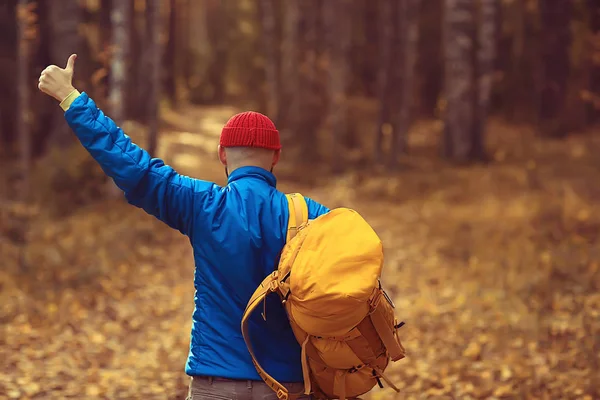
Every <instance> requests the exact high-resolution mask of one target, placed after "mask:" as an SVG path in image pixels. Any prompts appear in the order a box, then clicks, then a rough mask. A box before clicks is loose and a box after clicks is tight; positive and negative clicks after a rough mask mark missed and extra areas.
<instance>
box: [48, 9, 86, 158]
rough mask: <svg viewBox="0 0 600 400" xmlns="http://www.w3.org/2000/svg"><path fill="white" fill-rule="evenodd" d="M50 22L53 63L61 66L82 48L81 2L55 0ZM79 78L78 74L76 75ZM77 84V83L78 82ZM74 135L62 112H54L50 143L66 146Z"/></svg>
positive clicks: (50, 13) (50, 10) (72, 139)
mask: <svg viewBox="0 0 600 400" xmlns="http://www.w3.org/2000/svg"><path fill="white" fill-rule="evenodd" d="M48 12H49V20H50V21H49V22H50V38H49V39H50V40H49V41H48V43H49V45H50V58H51V63H52V64H56V65H59V66H63V65H64V64H66V62H67V59H68V58H69V56H70V55H71V54H73V53H77V52H79V50H80V49H81V37H80V35H79V24H80V22H81V8H80V6H79V2H77V1H73V0H53V1H52V6H51V7H48ZM74 79H75V80H77V75H75V78H74ZM76 86H77V84H76ZM74 140H75V139H74V136H73V135H72V133H71V131H70V129H69V127H68V126H67V123H66V122H65V118H64V116H63V115H62V113H53V116H52V128H51V131H50V139H49V143H50V144H53V145H57V146H64V145H67V144H69V143H71V142H73V141H74Z"/></svg>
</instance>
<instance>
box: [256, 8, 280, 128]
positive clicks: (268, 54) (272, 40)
mask: <svg viewBox="0 0 600 400" xmlns="http://www.w3.org/2000/svg"><path fill="white" fill-rule="evenodd" d="M260 5H261V11H262V26H263V29H262V34H263V40H262V41H263V46H264V49H265V50H264V51H265V72H266V74H265V75H266V80H267V115H269V116H270V117H271V118H273V119H274V120H275V123H276V124H277V120H278V114H279V71H278V70H279V68H278V67H279V63H278V59H279V58H278V55H279V54H278V51H277V45H278V44H279V40H278V35H277V27H276V24H275V21H276V17H275V12H276V10H275V3H274V2H273V0H261V2H260Z"/></svg>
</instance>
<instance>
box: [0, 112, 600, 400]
mask: <svg viewBox="0 0 600 400" xmlns="http://www.w3.org/2000/svg"><path fill="white" fill-rule="evenodd" d="M233 112H235V110H233V109H225V108H215V109H212V110H203V111H202V112H201V111H198V110H194V109H189V110H186V111H184V113H185V118H183V117H182V116H181V115H175V114H169V113H167V114H166V115H165V126H164V132H163V135H162V137H161V148H160V152H159V155H160V156H162V157H164V158H165V159H166V161H167V162H168V163H170V164H171V165H173V166H175V167H176V169H178V170H179V171H180V172H182V173H185V174H189V175H192V176H196V177H199V178H202V179H207V180H214V181H216V182H217V183H220V184H222V183H224V181H225V179H224V172H223V169H222V168H221V166H220V165H219V164H218V162H217V159H216V156H215V155H214V149H215V148H216V142H217V137H218V133H219V129H220V127H221V126H222V125H223V123H224V122H225V121H226V120H227V118H228V117H229V116H230V115H231V114H232V113H233ZM130 128H131V129H130V131H131V132H130V133H131V136H132V137H133V138H134V139H136V134H135V127H133V126H131V127H130ZM439 131H440V127H439V124H436V123H431V122H429V123H422V124H419V125H418V126H417V127H416V129H415V131H414V132H413V133H412V139H411V146H412V149H413V151H412V153H411V155H410V156H409V157H407V159H406V160H405V165H404V168H403V169H402V170H401V171H398V172H394V173H385V172H382V171H378V172H373V171H363V172H361V173H357V172H351V173H347V174H344V175H343V176H340V177H336V178H331V177H328V176H327V175H323V176H319V175H317V174H315V173H314V172H311V173H310V174H309V173H308V172H306V173H302V171H305V170H300V172H299V170H298V169H297V168H293V166H290V165H287V166H286V165H285V159H284V161H283V165H282V166H281V168H280V171H281V173H282V174H281V177H280V182H279V185H280V189H282V190H284V191H292V190H293V191H301V192H303V193H304V194H306V195H310V196H311V197H313V198H315V199H316V200H318V201H320V202H322V203H324V204H326V205H328V206H330V207H337V206H341V205H346V206H350V207H352V208H355V209H356V210H358V211H359V212H361V213H362V214H363V215H364V217H365V218H366V219H367V220H368V221H369V222H370V223H371V224H372V225H373V227H374V228H375V230H376V231H377V232H378V234H379V235H380V236H381V238H382V240H383V242H384V244H385V254H386V265H385V268H384V275H383V279H384V284H385V285H386V287H387V288H388V289H389V291H390V293H391V294H392V295H393V298H394V300H395V302H396V307H397V310H396V312H397V315H398V316H399V317H400V318H401V319H402V320H404V321H406V326H405V327H403V328H402V329H401V337H402V339H403V343H404V345H405V347H406V349H407V354H408V356H407V358H406V359H404V360H401V361H399V362H397V363H395V364H393V365H391V366H390V368H389V371H390V372H389V374H390V376H391V377H393V380H394V381H395V382H396V383H397V385H398V387H399V388H400V390H401V391H400V393H399V394H396V393H394V392H393V391H392V390H391V389H389V388H385V389H378V388H375V389H373V391H372V392H371V393H370V394H369V395H368V396H365V398H367V397H368V398H371V399H388V398H389V399H392V398H398V399H501V398H502V399H508V398H510V399H525V398H531V399H534V398H535V399H585V400H593V399H600V378H599V377H600V264H599V262H600V212H599V211H600V210H599V207H598V204H599V200H600V185H598V177H599V176H600V159H599V158H598V154H600V132H589V133H587V134H585V135H573V136H570V137H568V138H566V139H565V140H562V141H555V140H541V139H539V138H536V137H535V136H534V134H533V132H531V131H530V130H528V129H527V128H523V127H512V126H506V125H503V124H501V123H499V122H494V123H492V124H491V126H490V135H489V148H490V154H491V155H492V156H493V161H492V163H491V164H489V165H487V166H484V165H479V166H470V167H453V166H448V165H445V164H444V163H442V162H441V161H439V160H437V157H436V156H435V150H434V149H433V147H432V146H431V143H434V142H435V141H437V140H438V139H439ZM128 132H129V131H128ZM76 154H84V153H82V152H79V153H76ZM81 157H83V159H84V161H81V162H82V163H87V162H88V161H89V160H88V159H89V157H88V158H86V157H87V156H86V155H85V154H84V155H83V156H81ZM62 158H65V156H64V155H62ZM85 160H88V161H85ZM86 165H87V164H86ZM53 168H54V169H56V168H57V167H53ZM43 169H44V168H43ZM45 169H48V165H46V168H45ZM61 171H62V170H61ZM286 171H287V172H286ZM39 173H40V174H42V177H43V178H39V179H40V182H42V183H40V185H43V183H44V182H46V186H47V181H48V179H50V180H52V179H54V178H52V177H50V178H48V175H47V174H48V172H46V175H44V174H43V173H44V171H41V172H39ZM60 173H62V174H63V175H64V174H65V173H66V172H64V171H62V172H60ZM298 173H300V174H302V175H311V176H313V177H315V179H314V180H313V181H312V182H309V181H302V182H301V183H300V181H301V180H300V179H294V176H295V174H296V175H297V174H298ZM56 174H58V173H56ZM72 175H73V176H75V178H73V179H75V180H77V179H82V178H80V177H79V175H78V172H74V173H73V174H72ZM61 176H62V175H61ZM51 178H52V179H51ZM55 181H56V179H55V180H54V181H53V182H55ZM36 182H37V181H36ZM58 182H59V183H60V180H58ZM57 184H58V183H57ZM40 190H41V189H40ZM48 190H49V192H48V193H51V194H48V195H44V196H47V197H42V199H41V200H42V201H50V199H52V201H54V202H55V203H57V204H58V205H61V203H64V202H67V203H68V204H67V208H69V210H68V212H65V211H64V210H62V211H61V213H50V212H49V210H47V209H46V208H49V207H46V203H44V202H41V203H38V207H33V209H34V210H33V211H32V210H31V207H24V206H23V205H19V203H10V206H9V203H6V204H5V205H6V207H5V206H3V207H2V210H3V211H2V213H0V254H2V261H1V263H2V268H0V360H1V361H0V399H4V398H12V399H66V398H82V397H83V398H88V399H93V398H98V399H105V398H106V399H134V398H145V399H184V398H185V395H186V390H187V384H188V378H187V377H186V376H185V374H184V371H183V369H184V365H185V360H186V356H187V352H188V346H189V334H190V324H191V313H192V310H193V296H194V288H193V259H192V254H191V249H190V246H189V243H188V241H187V240H186V238H185V237H183V236H182V235H180V234H179V233H178V232H176V231H173V230H170V229H169V228H168V227H167V226H166V225H163V224H161V223H160V222H158V221H157V220H156V219H154V218H153V217H150V216H147V215H146V214H144V213H143V212H142V211H141V210H138V209H136V208H134V207H131V206H129V205H127V204H125V203H124V202H123V201H122V200H119V199H114V200H103V201H97V202H92V203H89V202H87V204H86V202H85V201H84V200H83V199H81V198H80V197H77V196H76V195H74V194H72V193H71V194H70V195H69V196H71V197H62V198H61V197H57V196H58V195H55V193H57V190H56V189H55V188H54V187H53V189H48ZM52 196H54V197H52ZM65 196H66V195H65ZM74 196H75V197H74ZM79 201H81V202H82V203H83V204H86V205H84V206H80V207H77V208H76V207H75V205H74V204H76V203H77V202H79ZM39 205H42V206H41V207H40V206H39ZM63 206H64V204H63ZM70 208H76V210H75V211H72V210H70ZM24 221H29V222H28V223H27V224H26V223H25V222H24ZM21 226H26V227H27V229H26V234H25V238H26V239H25V240H22V236H23V234H19V229H21V228H20V227H21ZM20 238H21V239H20Z"/></svg>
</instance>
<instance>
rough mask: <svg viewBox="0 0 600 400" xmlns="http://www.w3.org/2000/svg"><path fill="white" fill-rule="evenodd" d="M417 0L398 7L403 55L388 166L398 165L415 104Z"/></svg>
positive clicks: (401, 51)
mask: <svg viewBox="0 0 600 400" xmlns="http://www.w3.org/2000/svg"><path fill="white" fill-rule="evenodd" d="M418 13H419V0H402V1H401V2H400V4H399V9H398V17H399V18H397V20H398V29H399V40H398V45H399V47H400V48H399V49H398V54H401V55H402V59H401V61H400V63H401V64H402V66H401V67H400V68H398V69H399V70H400V71H401V76H399V77H398V83H399V85H398V86H399V87H398V90H400V91H401V92H400V101H399V107H398V109H397V110H396V111H395V113H394V118H393V128H392V148H391V150H390V156H389V164H390V167H397V166H398V165H399V160H400V155H402V154H405V153H406V151H407V143H408V131H409V128H410V125H411V120H412V111H413V110H414V108H413V107H412V105H413V98H414V88H415V80H416V79H415V78H416V75H417V74H416V71H415V67H416V63H417V51H418V43H419V15H418ZM400 63H399V64H400Z"/></svg>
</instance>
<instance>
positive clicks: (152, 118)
mask: <svg viewBox="0 0 600 400" xmlns="http://www.w3.org/2000/svg"><path fill="white" fill-rule="evenodd" d="M160 3H161V1H160V0H150V1H148V3H147V5H146V7H148V14H147V16H148V17H149V18H148V22H150V25H151V34H152V36H151V38H152V41H151V48H150V51H151V55H152V57H151V59H150V60H151V69H150V76H151V90H150V98H149V100H148V105H149V107H148V108H149V110H148V117H149V121H148V125H149V129H148V148H147V150H148V153H150V155H151V156H153V157H154V156H156V146H157V142H158V126H159V122H160V116H159V111H160V94H161V86H162V76H161V67H162V63H161V59H162V43H161V40H160V38H161V29H162V15H161V7H160Z"/></svg>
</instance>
